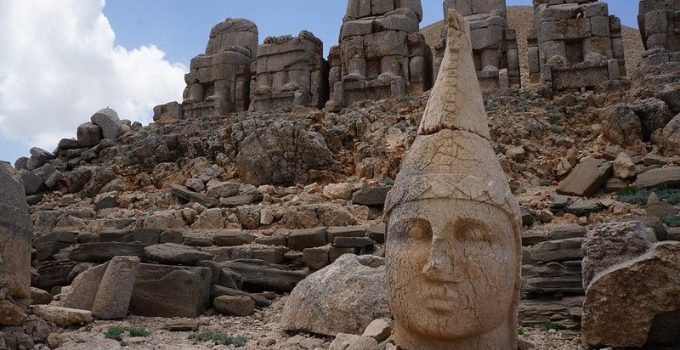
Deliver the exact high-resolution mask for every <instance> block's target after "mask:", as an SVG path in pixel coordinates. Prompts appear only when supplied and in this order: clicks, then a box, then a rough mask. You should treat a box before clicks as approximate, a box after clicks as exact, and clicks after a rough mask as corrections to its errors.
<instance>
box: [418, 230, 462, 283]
mask: <svg viewBox="0 0 680 350" xmlns="http://www.w3.org/2000/svg"><path fill="white" fill-rule="evenodd" d="M422 273H423V275H425V277H426V278H428V279H430V280H433V281H439V282H454V281H455V278H454V273H455V271H454V266H453V261H452V260H451V258H450V257H449V255H448V254H447V252H446V247H445V246H444V242H437V241H434V240H433V242H432V248H431V249H430V256H429V257H428V259H427V263H426V264H425V266H423V270H422Z"/></svg>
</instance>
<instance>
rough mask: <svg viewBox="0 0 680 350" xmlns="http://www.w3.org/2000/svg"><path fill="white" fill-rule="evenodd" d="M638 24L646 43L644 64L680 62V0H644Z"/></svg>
mask: <svg viewBox="0 0 680 350" xmlns="http://www.w3.org/2000/svg"><path fill="white" fill-rule="evenodd" d="M639 10H640V11H639V14H638V24H639V28H640V35H641V36H642V42H643V43H644V45H645V50H646V51H645V52H644V53H643V58H642V64H643V65H658V64H661V63H665V62H680V15H679V14H678V13H680V1H677V0H642V1H640V9H639Z"/></svg>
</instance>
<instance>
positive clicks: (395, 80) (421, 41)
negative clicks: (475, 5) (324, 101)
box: [329, 0, 431, 107]
mask: <svg viewBox="0 0 680 350" xmlns="http://www.w3.org/2000/svg"><path fill="white" fill-rule="evenodd" d="M422 18H423V11H422V5H421V3H420V0H350V1H349V3H348V5H347V13H346V16H345V18H344V21H343V25H342V29H341V30H340V44H339V45H337V46H335V47H333V48H331V52H330V57H329V62H330V66H331V68H330V74H329V84H330V88H331V101H330V106H331V107H333V106H343V105H350V104H352V103H354V102H357V101H361V100H378V99H382V98H387V97H392V96H405V95H407V94H419V93H422V92H424V91H427V90H428V89H429V88H430V85H431V81H430V76H431V75H430V63H429V62H430V52H429V48H428V46H427V44H426V43H425V38H424V37H423V35H422V34H421V33H420V32H419V29H420V28H419V26H420V21H421V20H422Z"/></svg>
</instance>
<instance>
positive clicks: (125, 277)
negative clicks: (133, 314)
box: [92, 256, 139, 320]
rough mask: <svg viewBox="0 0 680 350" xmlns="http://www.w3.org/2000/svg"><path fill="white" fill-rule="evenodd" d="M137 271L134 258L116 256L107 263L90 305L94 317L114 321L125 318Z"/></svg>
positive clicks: (137, 260)
mask: <svg viewBox="0 0 680 350" xmlns="http://www.w3.org/2000/svg"><path fill="white" fill-rule="evenodd" d="M138 270H139V258H138V257H136V256H118V257H115V258H113V260H111V261H110V262H109V266H108V267H107V268H106V272H105V273H104V276H102V280H101V283H100V284H99V288H97V294H96V296H95V298H94V303H93V305H92V314H93V315H94V316H95V317H97V318H99V319H103V320H114V319H119V318H125V316H127V312H128V306H129V305H130V296H131V295H132V288H133V287H134V285H135V279H136V277H137V271H138Z"/></svg>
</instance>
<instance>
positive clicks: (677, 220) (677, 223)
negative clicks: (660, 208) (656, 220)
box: [663, 215, 680, 227]
mask: <svg viewBox="0 0 680 350" xmlns="http://www.w3.org/2000/svg"><path fill="white" fill-rule="evenodd" d="M663 222H664V223H666V225H668V226H670V227H680V215H669V216H667V217H666V218H665V219H664V220H663Z"/></svg>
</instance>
